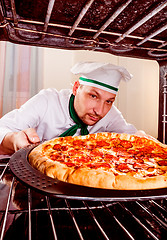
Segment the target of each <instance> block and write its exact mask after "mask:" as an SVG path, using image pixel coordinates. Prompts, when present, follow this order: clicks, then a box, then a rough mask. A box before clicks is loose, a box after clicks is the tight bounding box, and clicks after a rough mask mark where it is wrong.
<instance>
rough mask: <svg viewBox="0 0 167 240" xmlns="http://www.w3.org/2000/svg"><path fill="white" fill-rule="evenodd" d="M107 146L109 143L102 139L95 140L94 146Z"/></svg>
mask: <svg viewBox="0 0 167 240" xmlns="http://www.w3.org/2000/svg"><path fill="white" fill-rule="evenodd" d="M107 146H110V143H108V142H106V141H104V140H100V141H97V142H96V147H107Z"/></svg>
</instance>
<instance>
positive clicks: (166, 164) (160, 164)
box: [158, 160, 167, 166]
mask: <svg viewBox="0 0 167 240" xmlns="http://www.w3.org/2000/svg"><path fill="white" fill-rule="evenodd" d="M158 165H159V166H167V160H160V161H158Z"/></svg>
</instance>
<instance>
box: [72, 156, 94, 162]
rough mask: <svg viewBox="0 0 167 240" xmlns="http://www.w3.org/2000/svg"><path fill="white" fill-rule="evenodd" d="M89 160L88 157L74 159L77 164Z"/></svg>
mask: <svg viewBox="0 0 167 240" xmlns="http://www.w3.org/2000/svg"><path fill="white" fill-rule="evenodd" d="M90 160H91V158H90V157H89V156H82V157H79V158H75V159H74V161H76V162H79V163H87V162H89V161H90Z"/></svg>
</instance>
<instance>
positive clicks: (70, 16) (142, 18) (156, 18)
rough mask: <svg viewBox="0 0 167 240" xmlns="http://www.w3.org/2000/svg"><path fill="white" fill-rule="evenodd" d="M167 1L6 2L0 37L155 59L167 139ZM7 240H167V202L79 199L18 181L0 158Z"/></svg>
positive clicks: (0, 203)
mask: <svg viewBox="0 0 167 240" xmlns="http://www.w3.org/2000/svg"><path fill="white" fill-rule="evenodd" d="M166 36H167V1H166V0H145V1H144V0H126V1H121V0H115V1H108V0H103V1H102V0H87V1H85V0H67V1H57V0H49V1H46V0H45V1H41V0H34V1H31V0H22V1H20V0H17V1H15V0H1V1H0V40H1V41H9V42H12V43H16V44H24V45H33V46H40V47H50V48H59V49H69V50H71V49H72V50H89V51H99V52H106V53H109V54H114V55H119V56H125V57H135V58H143V59H150V60H156V61H157V62H158V63H159V66H160V75H159V126H158V129H159V132H158V139H159V140H160V141H162V142H164V143H166V141H167V129H166V123H167V120H166V116H167V113H166V111H167V108H166V94H167V82H166V81H167V63H166V60H167V37H166ZM0 180H1V183H0V230H1V232H0V240H2V239H7V240H9V239H29V240H31V239H40V240H41V239H46V238H47V239H61V240H62V239H69V238H70V239H92V238H94V239H142V238H143V239H157V240H158V239H166V238H167V200H166V195H163V196H161V197H159V198H157V197H156V198H153V197H150V199H147V200H144V199H142V200H141V199H140V198H139V199H138V200H135V201H132V200H130V201H128V200H126V201H125V200H124V201H123V200H122V201H114V200H113V199H112V198H111V199H109V200H108V201H97V200H96V199H94V200H91V201H90V200H86V199H84V200H78V199H70V198H68V199H67V198H65V197H64V198H58V197H54V196H50V195H47V194H44V193H41V192H38V191H37V190H34V189H32V188H31V187H29V186H27V185H26V184H25V183H24V182H23V183H22V182H20V181H19V180H18V179H17V178H16V177H15V176H13V173H12V172H11V170H10V168H9V158H3V159H1V160H0Z"/></svg>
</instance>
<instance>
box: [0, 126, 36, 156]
mask: <svg viewBox="0 0 167 240" xmlns="http://www.w3.org/2000/svg"><path fill="white" fill-rule="evenodd" d="M39 141H40V139H39V137H38V135H37V133H36V131H35V129H33V128H28V129H25V130H23V131H20V132H9V133H7V134H6V136H5V137H4V139H3V140H2V142H1V144H0V154H12V153H14V152H16V151H18V150H19V149H20V148H23V147H26V146H28V145H30V144H33V143H37V142H39Z"/></svg>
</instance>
